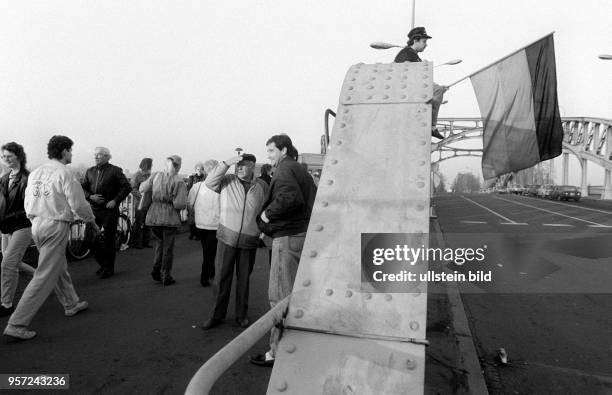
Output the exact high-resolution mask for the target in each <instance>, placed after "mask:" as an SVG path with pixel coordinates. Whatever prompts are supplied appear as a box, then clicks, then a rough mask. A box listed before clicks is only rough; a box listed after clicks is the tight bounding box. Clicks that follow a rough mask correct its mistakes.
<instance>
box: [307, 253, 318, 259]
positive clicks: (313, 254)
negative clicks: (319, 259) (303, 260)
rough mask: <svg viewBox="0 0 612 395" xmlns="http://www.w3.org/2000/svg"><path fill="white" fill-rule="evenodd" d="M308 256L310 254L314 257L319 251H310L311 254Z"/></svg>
mask: <svg viewBox="0 0 612 395" xmlns="http://www.w3.org/2000/svg"><path fill="white" fill-rule="evenodd" d="M308 256H310V257H311V258H314V257H316V256H317V252H316V251H310V254H308Z"/></svg>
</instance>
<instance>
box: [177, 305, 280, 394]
mask: <svg viewBox="0 0 612 395" xmlns="http://www.w3.org/2000/svg"><path fill="white" fill-rule="evenodd" d="M289 298H290V296H287V297H286V298H285V299H283V300H281V301H280V302H279V303H278V304H277V305H276V306H274V307H273V308H272V309H270V311H268V312H267V313H266V314H264V315H263V316H262V317H260V318H259V319H258V320H257V321H255V322H254V323H253V324H252V325H251V326H249V327H248V328H247V329H246V330H245V331H244V332H242V333H241V334H240V335H238V336H237V337H236V338H235V339H234V340H232V341H231V342H229V343H228V344H227V345H226V346H225V347H223V348H222V349H221V350H219V351H218V352H217V353H216V354H215V355H213V356H212V357H211V358H210V359H209V360H208V361H206V363H205V364H204V365H202V366H201V367H200V369H198V371H197V372H196V374H195V375H194V376H193V377H192V378H191V380H190V381H189V385H188V386H187V389H186V390H185V394H187V395H201V394H208V393H209V392H210V389H211V388H212V386H213V385H214V384H215V382H216V381H217V380H218V379H219V377H221V375H222V374H223V373H224V372H225V371H226V370H227V369H229V367H230V366H232V365H233V364H234V362H236V361H237V360H238V358H240V357H241V356H243V355H244V353H245V352H247V351H248V350H249V349H250V348H251V347H253V346H254V345H255V343H257V342H258V341H259V339H261V338H262V337H263V336H265V335H266V334H268V333H269V332H270V329H272V327H273V326H274V325H276V324H277V323H279V322H280V321H281V320H282V319H283V317H284V316H285V312H286V310H287V307H288V306H289Z"/></svg>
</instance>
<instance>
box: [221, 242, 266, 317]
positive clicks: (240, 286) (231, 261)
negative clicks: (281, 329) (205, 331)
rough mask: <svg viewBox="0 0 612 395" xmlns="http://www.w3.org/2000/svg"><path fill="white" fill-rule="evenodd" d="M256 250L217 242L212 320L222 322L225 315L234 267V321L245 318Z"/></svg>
mask: <svg viewBox="0 0 612 395" xmlns="http://www.w3.org/2000/svg"><path fill="white" fill-rule="evenodd" d="M256 252H257V249H255V248H253V249H248V250H247V249H242V248H234V247H230V246H228V245H227V244H225V243H223V242H222V241H219V243H218V244H217V259H216V262H215V281H214V291H215V309H214V311H213V318H214V319H217V320H223V319H224V318H225V315H226V314H227V306H228V304H229V298H230V292H231V290H232V279H233V277H234V267H236V317H235V318H236V319H238V320H242V319H244V318H247V310H248V307H249V280H250V277H251V272H252V271H253V266H254V265H255V254H256Z"/></svg>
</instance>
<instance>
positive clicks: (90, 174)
mask: <svg viewBox="0 0 612 395" xmlns="http://www.w3.org/2000/svg"><path fill="white" fill-rule="evenodd" d="M110 158H111V154H110V150H109V149H108V148H106V147H96V149H95V151H94V161H95V163H96V165H95V166H93V167H90V168H89V169H87V172H86V173H85V177H84V180H83V184H82V186H83V191H84V192H85V197H86V198H87V200H88V201H89V202H90V204H91V208H92V209H93V213H94V215H95V216H96V223H97V224H98V226H100V227H101V228H103V229H104V242H103V243H102V244H101V245H97V246H95V247H94V249H93V252H94V257H95V258H96V261H97V262H98V264H99V265H100V269H98V271H97V272H96V274H98V275H100V278H109V277H111V276H113V275H114V274H115V255H116V250H115V235H116V233H117V222H118V220H119V204H120V203H121V202H122V201H123V199H125V198H126V197H127V195H129V194H130V192H131V190H132V187H131V185H130V182H129V181H128V180H127V178H125V175H124V174H123V170H122V169H121V168H120V167H117V166H114V165H111V164H110V163H108V161H109V160H110Z"/></svg>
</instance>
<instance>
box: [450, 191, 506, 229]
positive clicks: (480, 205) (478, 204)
mask: <svg viewBox="0 0 612 395" xmlns="http://www.w3.org/2000/svg"><path fill="white" fill-rule="evenodd" d="M461 197H462V198H464V199H465V200H467V201H468V202H472V203H474V204H475V205H477V206H479V207H482V208H484V209H485V210H487V211H488V212H490V213H492V214H495V215H497V216H498V217H500V218H501V219H503V220H504V221H506V222H508V223H511V224H516V223H517V222H515V221H513V220H511V219H509V218H506V217H504V216H503V215H501V214H500V213H496V212H495V211H493V210H491V209H490V208H488V207H485V206H483V205H482V204H480V203H476V202H475V201H473V200H472V199H469V198H466V197H465V196H461ZM501 200H504V199H501Z"/></svg>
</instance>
